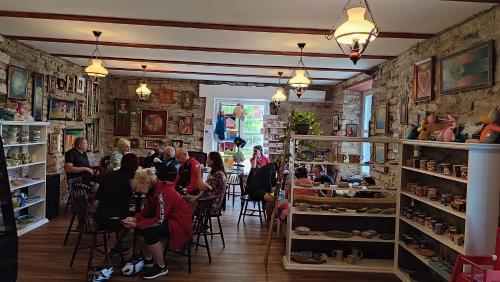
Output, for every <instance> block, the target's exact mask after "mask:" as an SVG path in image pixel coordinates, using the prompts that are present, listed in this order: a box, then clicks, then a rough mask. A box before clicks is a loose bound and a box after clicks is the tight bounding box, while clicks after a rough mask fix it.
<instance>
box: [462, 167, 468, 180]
mask: <svg viewBox="0 0 500 282" xmlns="http://www.w3.org/2000/svg"><path fill="white" fill-rule="evenodd" d="M468 174H469V168H468V167H466V166H463V167H461V168H460V177H462V178H463V179H467V176H468Z"/></svg>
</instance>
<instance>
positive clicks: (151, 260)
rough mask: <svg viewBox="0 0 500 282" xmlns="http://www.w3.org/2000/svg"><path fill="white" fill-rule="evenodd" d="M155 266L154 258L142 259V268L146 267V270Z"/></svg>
mask: <svg viewBox="0 0 500 282" xmlns="http://www.w3.org/2000/svg"><path fill="white" fill-rule="evenodd" d="M154 265H155V259H154V258H149V259H148V258H145V259H144V267H148V268H153V266H154Z"/></svg>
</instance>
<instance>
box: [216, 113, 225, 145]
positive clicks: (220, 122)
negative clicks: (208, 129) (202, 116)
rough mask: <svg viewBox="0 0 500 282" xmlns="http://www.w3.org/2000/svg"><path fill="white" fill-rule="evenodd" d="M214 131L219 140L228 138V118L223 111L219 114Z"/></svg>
mask: <svg viewBox="0 0 500 282" xmlns="http://www.w3.org/2000/svg"><path fill="white" fill-rule="evenodd" d="M214 133H215V135H216V136H217V138H218V139H219V140H224V139H226V119H225V117H224V115H223V114H221V113H219V114H218V115H217V122H216V123H215V131H214Z"/></svg>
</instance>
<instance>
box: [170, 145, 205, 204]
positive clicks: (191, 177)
mask: <svg viewBox="0 0 500 282" xmlns="http://www.w3.org/2000/svg"><path fill="white" fill-rule="evenodd" d="M175 158H176V159H177V161H178V162H179V163H180V164H181V166H180V168H179V174H178V175H177V178H176V179H175V187H176V189H178V190H181V189H184V188H185V189H186V193H187V194H190V195H197V194H199V193H200V190H199V189H198V184H199V183H200V181H201V166H200V163H199V162H198V161H197V160H195V159H193V158H191V157H189V154H188V151H187V150H186V149H184V148H177V150H176V151H175Z"/></svg>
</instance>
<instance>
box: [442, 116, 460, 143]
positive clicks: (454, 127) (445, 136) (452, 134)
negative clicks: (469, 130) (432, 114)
mask: <svg viewBox="0 0 500 282" xmlns="http://www.w3.org/2000/svg"><path fill="white" fill-rule="evenodd" d="M448 124H449V126H448V127H446V128H445V129H443V130H441V131H440V132H439V136H438V138H437V140H438V141H445V142H453V141H455V140H456V139H457V136H458V133H459V132H458V123H457V121H456V120H455V118H454V117H452V116H451V115H448Z"/></svg>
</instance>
